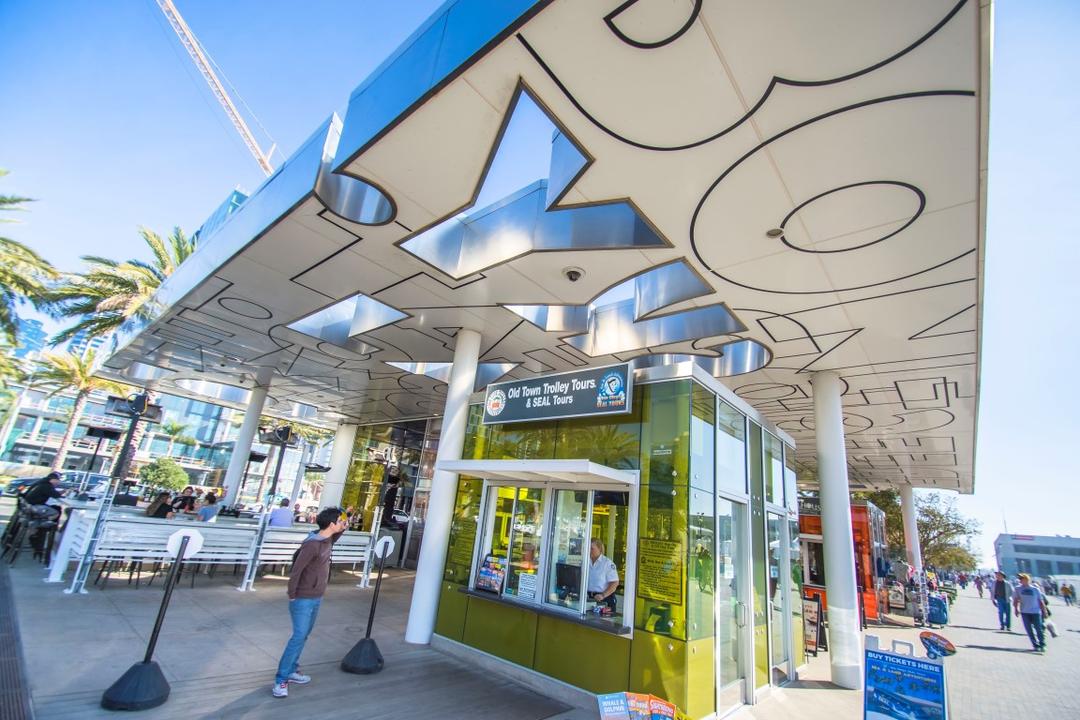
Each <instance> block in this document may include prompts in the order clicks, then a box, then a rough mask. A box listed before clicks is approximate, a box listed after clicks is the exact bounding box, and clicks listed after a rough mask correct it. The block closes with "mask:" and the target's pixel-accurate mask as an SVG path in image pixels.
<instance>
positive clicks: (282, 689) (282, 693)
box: [274, 682, 289, 697]
mask: <svg viewBox="0 0 1080 720" xmlns="http://www.w3.org/2000/svg"><path fill="white" fill-rule="evenodd" d="M274 697H289V683H288V682H283V683H274Z"/></svg>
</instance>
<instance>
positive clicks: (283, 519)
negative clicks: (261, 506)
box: [270, 498, 293, 527]
mask: <svg viewBox="0 0 1080 720" xmlns="http://www.w3.org/2000/svg"><path fill="white" fill-rule="evenodd" d="M292 524H293V514H292V510H290V509H289V499H288V498H285V499H284V500H282V501H281V506H280V507H276V508H274V509H273V510H271V511H270V527H292Z"/></svg>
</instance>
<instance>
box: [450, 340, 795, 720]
mask: <svg viewBox="0 0 1080 720" xmlns="http://www.w3.org/2000/svg"><path fill="white" fill-rule="evenodd" d="M611 373H614V376H613V375H611ZM593 381H598V382H593ZM604 385H607V386H608V391H612V392H613V393H614V394H616V395H617V394H618V393H619V392H622V393H624V395H625V398H624V400H625V402H620V401H612V400H611V399H610V397H607V398H605V396H604V394H603V393H604V392H606V391H605V389H604V387H603V386H604ZM612 386H614V388H613V389H612ZM484 400H485V402H484V403H483V404H476V405H473V406H472V407H471V411H470V418H469V425H468V430H467V434H466V440H465V450H464V452H463V458H464V459H463V460H460V461H452V462H445V463H443V464H442V465H440V469H445V470H450V471H453V472H456V473H458V474H459V480H458V487H457V495H456V503H455V511H454V521H453V526H452V529H451V535H450V544H449V550H448V553H447V558H446V566H445V573H444V582H443V585H442V588H441V598H440V605H439V613H438V620H437V624H436V633H437V634H438V635H439V636H441V638H443V639H445V640H449V641H452V642H453V643H455V644H457V645H458V646H459V649H463V648H471V649H473V650H478V651H481V652H483V653H486V654H488V655H490V656H495V657H496V658H499V659H500V660H501V661H503V662H504V663H511V664H513V665H515V666H518V667H517V668H513V670H514V672H518V673H520V672H521V669H522V668H524V669H527V670H529V671H532V672H533V673H537V674H539V675H542V676H547V677H548V678H554V679H556V680H559V681H562V682H564V683H568V684H569V685H572V686H574V687H577V688H581V689H583V690H586V691H588V692H590V693H596V694H602V693H609V692H620V691H630V692H640V693H651V694H653V695H656V696H659V697H662V698H664V699H666V700H668V701H670V702H673V703H675V704H676V705H677V706H678V707H679V708H680V709H681V710H683V711H684V712H685V713H687V715H688V716H689V717H692V718H704V717H707V716H710V715H712V714H713V713H717V714H720V713H724V712H726V711H728V710H730V709H731V708H733V707H736V706H738V705H740V704H742V703H746V702H753V701H754V699H755V697H759V696H760V694H761V693H762V692H767V690H768V687H769V686H770V685H772V684H779V683H783V682H786V681H787V680H788V679H791V678H793V677H794V674H795V669H796V668H797V667H798V666H799V665H801V664H802V663H803V661H804V650H803V636H802V632H803V629H802V625H801V604H800V597H801V566H800V564H799V562H798V557H799V554H798V520H797V514H796V507H797V505H796V495H795V471H794V450H793V447H792V443H791V441H790V439H789V438H788V437H787V436H786V435H785V434H784V433H783V432H780V431H778V430H777V429H776V428H775V427H773V426H772V425H771V424H769V423H768V422H767V421H765V420H764V419H763V418H762V417H760V415H759V414H757V413H756V412H755V411H753V409H751V408H750V407H748V406H747V405H746V404H745V403H744V402H742V401H741V400H739V399H738V398H737V397H735V396H734V394H733V393H731V392H730V391H729V390H727V389H726V388H725V387H724V386H723V385H721V384H720V382H719V381H717V380H716V379H715V378H713V377H712V376H711V375H710V374H709V373H708V372H706V371H705V370H704V369H703V368H702V367H700V366H699V365H698V364H696V362H694V361H693V360H685V359H680V358H678V357H676V358H672V359H671V361H670V362H669V363H668V364H664V365H661V366H657V367H649V368H638V369H636V370H635V369H634V368H633V366H631V365H629V364H627V365H621V366H613V367H610V368H589V369H586V370H583V371H581V372H573V373H562V374H560V375H555V376H546V377H539V378H533V379H530V380H522V381H513V382H511V383H501V384H498V385H491V386H489V387H488V388H487V393H486V396H485V398H484ZM616 406H617V407H616ZM613 407H616V411H614V412H612V411H611V410H612V408H613ZM612 568H613V569H614V572H612Z"/></svg>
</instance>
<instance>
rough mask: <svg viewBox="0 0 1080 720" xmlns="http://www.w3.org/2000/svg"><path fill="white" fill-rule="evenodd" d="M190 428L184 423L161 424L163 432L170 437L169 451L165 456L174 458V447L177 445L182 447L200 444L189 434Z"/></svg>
mask: <svg viewBox="0 0 1080 720" xmlns="http://www.w3.org/2000/svg"><path fill="white" fill-rule="evenodd" d="M187 429H188V426H187V425H185V424H184V423H179V422H175V421H170V422H165V423H161V432H162V433H163V434H165V435H167V436H168V437H169V449H168V450H167V451H166V452H165V454H166V455H167V456H169V457H172V454H173V447H174V446H175V445H176V443H180V444H181V445H194V444H195V443H196V442H198V441H197V440H196V439H195V438H193V437H191V436H190V435H188V434H187Z"/></svg>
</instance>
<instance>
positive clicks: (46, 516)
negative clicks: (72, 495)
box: [22, 472, 64, 552]
mask: <svg viewBox="0 0 1080 720" xmlns="http://www.w3.org/2000/svg"><path fill="white" fill-rule="evenodd" d="M59 484H60V473H58V472H51V473H49V474H48V475H46V476H45V477H43V478H41V479H40V480H37V481H35V482H34V483H33V484H32V485H30V486H29V487H27V488H26V489H25V490H23V492H22V500H23V502H24V503H26V504H27V505H30V506H32V507H33V508H34V510H35V515H36V517H37V520H35V521H34V522H32V523H31V525H30V527H31V528H32V529H33V532H32V533H30V547H32V548H34V550H35V551H36V552H41V551H42V550H43V549H44V545H45V533H43V532H42V531H41V528H42V525H41V524H38V523H40V522H42V521H55V520H56V519H58V518H59V517H60V511H59V510H57V509H56V508H54V507H50V506H49V505H50V504H51V503H50V501H52V503H55V502H56V501H57V500H59V499H60V498H61V497H63V495H64V494H63V492H61V491H60V490H59V489H58V488H57V487H56V486H57V485H59ZM52 527H56V525H55V522H54V523H53V525H52Z"/></svg>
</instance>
